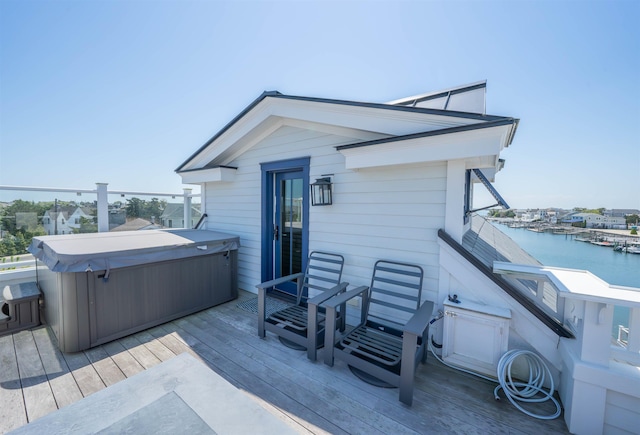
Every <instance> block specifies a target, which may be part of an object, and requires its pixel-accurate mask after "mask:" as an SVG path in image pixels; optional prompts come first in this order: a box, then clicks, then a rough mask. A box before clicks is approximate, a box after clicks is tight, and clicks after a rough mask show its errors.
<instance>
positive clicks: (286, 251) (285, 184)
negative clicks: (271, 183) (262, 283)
mask: <svg viewBox="0 0 640 435" xmlns="http://www.w3.org/2000/svg"><path fill="white" fill-rule="evenodd" d="M280 187H281V194H280V200H281V208H280V210H281V213H280V234H281V237H280V243H281V261H280V274H281V275H280V276H286V275H291V274H294V273H298V272H301V271H302V187H303V184H302V179H300V178H293V179H288V180H282V182H281V186H280Z"/></svg>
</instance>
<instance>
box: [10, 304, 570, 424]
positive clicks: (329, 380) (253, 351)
mask: <svg viewBox="0 0 640 435" xmlns="http://www.w3.org/2000/svg"><path fill="white" fill-rule="evenodd" d="M251 297H253V295H251V294H249V293H245V292H241V294H240V299H239V300H243V299H247V298H251ZM239 300H237V301H233V302H230V303H227V304H224V305H221V306H219V307H215V308H212V309H209V310H205V311H202V312H200V313H197V314H194V315H191V316H188V317H185V318H182V319H179V320H175V321H173V322H169V323H166V324H164V325H161V326H158V327H155V328H152V329H149V330H146V331H143V332H140V333H137V334H134V335H132V336H129V337H126V338H122V339H120V340H116V341H113V342H111V343H108V344H105V345H102V346H98V347H96V348H93V349H90V350H87V351H84V352H78V353H74V354H63V353H61V352H60V351H59V350H58V348H57V346H56V344H55V339H54V338H53V335H52V333H51V331H50V330H49V329H48V328H47V327H46V326H41V327H38V328H36V329H33V330H31V331H22V332H19V333H16V334H13V335H8V336H4V337H0V433H6V432H8V431H11V430H12V429H15V428H17V427H20V426H23V425H25V424H27V423H28V422H29V421H33V420H35V419H37V418H38V417H41V416H43V415H46V414H48V413H50V412H53V411H55V410H56V409H58V408H62V407H64V406H66V405H68V404H71V403H73V402H76V401H78V400H80V399H82V398H83V397H85V396H88V395H90V394H92V393H94V392H96V391H99V390H101V389H104V388H106V387H108V386H110V385H113V384H115V383H116V382H119V381H121V380H123V379H125V378H127V377H130V376H133V375H135V374H136V373H138V372H140V371H143V370H145V369H148V368H150V367H153V366H154V365H156V364H159V363H160V362H162V361H165V360H167V359H170V358H173V357H174V356H175V355H177V354H180V353H182V352H188V353H189V354H191V355H193V356H194V357H196V358H197V359H199V360H200V361H203V362H204V363H205V364H207V365H208V366H209V367H210V368H211V369H212V370H214V371H215V372H217V373H219V374H220V375H221V376H223V377H224V378H225V379H227V380H228V381H229V382H230V383H231V384H233V385H235V386H236V387H238V388H239V389H241V390H242V391H244V392H245V393H246V394H248V395H249V396H250V397H252V398H253V399H254V400H255V401H257V402H258V403H259V404H260V405H262V406H263V407H264V408H266V409H267V410H269V412H271V413H273V414H275V415H277V416H278V417H279V418H281V419H282V420H283V421H285V422H286V423H287V424H289V425H291V426H292V427H293V428H294V429H296V430H297V431H299V432H300V433H336V434H339V433H352V434H390V433H393V434H403V433H464V434H473V433H478V434H486V433H509V434H525V433H531V434H533V433H535V434H538V433H568V432H567V428H566V425H565V423H564V420H562V418H561V417H560V418H558V419H555V420H551V421H548V420H536V419H534V418H532V417H528V416H526V415H525V414H522V413H521V412H519V411H517V410H516V409H515V408H514V407H513V406H512V405H511V404H510V403H509V402H508V400H506V399H503V400H502V401H500V402H496V401H495V400H494V399H493V388H494V384H492V383H491V382H488V381H485V380H482V379H478V378H475V377H472V376H470V375H467V374H464V373H461V372H459V371H455V370H453V369H450V368H448V367H446V366H444V365H442V364H441V363H439V362H438V361H437V360H436V359H435V358H434V357H433V356H432V355H429V358H428V362H427V364H426V365H423V366H421V367H420V368H419V371H418V375H417V379H416V381H417V389H416V391H415V394H414V403H413V406H412V407H410V408H409V407H407V406H405V405H403V404H401V403H400V402H399V401H398V390H397V389H385V388H377V387H373V386H371V385H368V384H365V383H363V382H362V381H360V380H359V379H357V378H356V377H355V376H353V375H352V374H351V373H350V371H349V369H348V367H346V366H345V365H344V363H342V362H341V361H336V364H335V366H334V367H328V366H326V365H324V364H323V363H322V362H320V360H319V361H318V362H316V363H312V362H310V361H309V360H307V358H306V353H305V352H299V351H294V350H291V349H288V348H286V347H284V346H282V345H281V344H280V343H279V342H278V340H277V338H276V337H275V336H273V335H269V334H268V335H267V338H266V339H265V340H261V339H259V338H258V334H257V318H256V316H255V315H254V314H251V313H249V312H247V311H244V310H242V309H240V308H238V307H237V303H238V302H239ZM321 357H322V352H320V358H321ZM543 407H544V408H546V411H547V412H551V411H552V409H551V408H552V407H551V405H549V406H547V405H546V404H545V405H543Z"/></svg>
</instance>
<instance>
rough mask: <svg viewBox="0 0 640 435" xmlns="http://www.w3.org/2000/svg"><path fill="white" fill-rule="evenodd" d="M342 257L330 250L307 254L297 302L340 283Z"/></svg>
mask: <svg viewBox="0 0 640 435" xmlns="http://www.w3.org/2000/svg"><path fill="white" fill-rule="evenodd" d="M343 267H344V257H343V256H342V255H339V254H333V253H330V252H322V251H313V252H312V253H311V254H309V261H308V262H307V269H306V271H305V275H304V281H303V284H302V287H303V288H302V291H301V292H300V293H299V294H298V304H299V303H300V302H303V303H306V301H307V299H310V298H313V297H314V296H316V295H318V294H320V293H322V292H324V291H327V290H330V289H332V288H333V287H335V286H336V285H338V284H340V280H341V279H342V269H343Z"/></svg>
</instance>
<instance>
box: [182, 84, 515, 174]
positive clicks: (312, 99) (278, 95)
mask: <svg viewBox="0 0 640 435" xmlns="http://www.w3.org/2000/svg"><path fill="white" fill-rule="evenodd" d="M266 98H280V99H287V100H295V101H310V102H315V103H326V104H340V105H347V106H354V107H367V108H373V109H382V110H394V111H400V112H411V113H424V114H431V115H441V116H449V117H458V118H466V119H475V120H479V121H485V122H491V121H504V120H511V121H513V118H506V117H503V116H494V115H484V114H479V113H471V112H458V111H455V110H443V109H430V108H425V107H411V106H403V105H393V104H385V103H367V102H359V101H348V100H334V99H329V98H316V97H300V96H294V95H284V94H281V93H280V92H278V91H265V92H263V93H262V94H261V95H260V96H259V97H258V98H256V99H255V100H254V101H253V102H252V103H251V104H249V105H248V106H247V107H246V108H245V109H244V110H243V111H242V112H240V113H239V114H238V115H237V116H236V117H235V118H233V119H232V120H231V122H229V123H228V124H227V125H225V126H224V127H223V128H222V129H221V130H220V131H218V133H216V134H215V135H214V136H213V137H212V138H211V139H209V140H208V141H207V142H205V144H204V145H202V146H201V147H200V148H199V149H198V150H197V151H196V152H195V153H193V154H192V155H191V156H189V158H188V159H187V160H185V161H184V162H183V163H182V164H181V165H180V166H178V168H176V172H180V171H181V170H182V168H184V167H185V166H186V165H187V164H188V163H189V162H190V161H191V160H193V159H194V158H196V157H197V156H198V154H200V153H201V152H202V151H204V150H205V149H206V148H207V147H208V146H209V145H210V144H211V143H213V142H214V141H215V140H216V139H217V138H218V137H220V136H221V135H222V134H223V133H224V132H226V131H227V130H229V129H230V128H231V127H232V126H233V125H234V124H236V123H237V122H238V121H240V120H241V119H242V118H243V117H245V116H246V115H247V114H248V113H249V112H251V110H252V109H253V108H254V107H256V106H257V105H258V104H260V102H262V100H264V99H266Z"/></svg>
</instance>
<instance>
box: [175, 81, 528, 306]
mask: <svg viewBox="0 0 640 435" xmlns="http://www.w3.org/2000/svg"><path fill="white" fill-rule="evenodd" d="M485 88H486V83H485V82H481V83H476V84H473V85H469V86H463V87H459V88H454V89H450V90H447V91H444V92H437V93H433V94H424V95H420V96H416V97H409V98H405V99H401V100H397V101H394V102H392V103H388V104H378V103H362V102H353V101H343V100H330V99H324V98H309V97H297V96H290V95H283V94H281V93H279V92H264V93H263V94H262V95H260V96H259V97H258V98H257V99H256V100H255V101H254V102H253V103H251V104H250V105H249V106H248V107H247V108H246V109H245V110H244V111H242V112H241V113H240V114H239V115H238V116H237V117H236V118H235V119H233V120H232V121H231V122H230V123H229V124H228V125H227V126H225V127H224V128H223V129H222V130H221V131H220V132H219V133H217V134H216V135H215V136H214V137H213V138H211V139H210V140H209V141H207V142H206V143H205V144H204V145H203V146H202V147H201V148H200V149H198V150H197V151H196V152H195V153H194V154H193V155H192V156H190V157H189V158H188V159H187V160H186V161H185V162H184V163H183V164H182V165H180V167H179V168H177V170H176V171H177V172H178V173H179V174H180V175H181V176H182V180H183V182H184V183H193V184H200V185H201V188H202V192H203V195H202V201H203V204H202V208H203V210H204V212H205V213H207V215H208V221H209V222H214V226H215V229H217V230H221V231H226V232H229V233H232V234H237V235H239V236H240V237H241V240H242V248H241V250H240V251H239V261H240V276H239V282H240V287H241V288H243V289H245V290H249V291H252V290H253V289H254V286H255V284H256V283H259V282H262V281H265V280H266V279H271V278H274V277H277V276H278V274H279V271H280V270H282V268H281V267H280V265H281V263H282V261H283V259H286V258H293V257H298V258H299V259H300V261H299V262H296V264H298V263H299V264H301V265H302V267H304V264H305V261H306V257H307V255H308V253H309V252H310V251H312V250H325V251H338V252H341V253H343V254H344V255H345V261H346V264H348V265H349V267H348V269H345V279H346V280H347V281H349V282H352V283H354V284H355V283H358V284H359V283H365V282H367V280H368V279H369V277H370V273H371V267H372V265H373V263H374V262H375V261H376V260H377V259H379V258H392V259H396V260H399V261H409V262H414V263H419V264H422V265H424V266H425V270H426V279H425V289H424V290H425V292H424V293H423V294H424V297H425V298H428V299H431V300H441V299H442V297H443V294H441V293H442V292H441V290H440V289H439V283H440V269H439V267H438V265H439V261H438V257H439V246H438V236H437V232H438V230H439V229H443V228H444V229H445V230H446V231H447V233H448V234H450V235H451V236H452V237H454V238H455V240H457V241H461V240H462V235H463V234H464V232H465V230H466V229H468V227H469V222H468V211H469V210H470V207H471V204H472V202H471V198H472V194H473V188H472V187H473V186H472V184H473V182H474V181H477V178H476V175H475V174H474V173H473V172H470V171H471V170H473V169H479V170H481V171H482V174H484V176H485V177H487V178H489V179H492V178H493V177H494V175H495V174H496V172H498V171H499V170H500V169H501V168H502V165H503V161H502V160H500V158H499V156H500V152H501V151H502V149H504V148H505V147H507V146H508V145H509V144H510V143H511V141H512V139H513V135H514V133H515V130H516V128H517V125H518V120H517V119H514V118H511V117H505V116H493V115H487V114H485V113H484V107H485V104H484V95H485ZM435 105H437V106H438V107H440V108H433V107H434V106H435ZM443 108H445V109H443ZM325 177H328V178H330V180H331V183H332V189H333V204H332V205H330V206H324V207H320V206H311V201H310V199H309V192H310V184H312V183H314V182H315V181H316V180H317V179H320V178H325ZM293 197H301V198H302V203H301V208H302V214H301V215H298V216H296V217H295V219H293V220H292V219H289V220H287V219H285V218H284V217H283V216H282V213H283V212H284V211H285V210H286V209H287V206H288V204H286V203H284V202H283V201H285V202H286V201H287V200H291V198H293ZM283 198H284V199H283ZM210 226H211V225H210ZM276 231H277V232H278V235H279V236H280V237H277V239H278V240H274V239H275V238H276V237H274V234H275V232H276ZM287 237H291V238H292V239H293V240H294V243H293V244H291V249H293V250H295V252H286V251H287V249H286V248H285V247H284V245H285V243H284V242H283V240H285V241H286V240H288V239H287Z"/></svg>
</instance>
